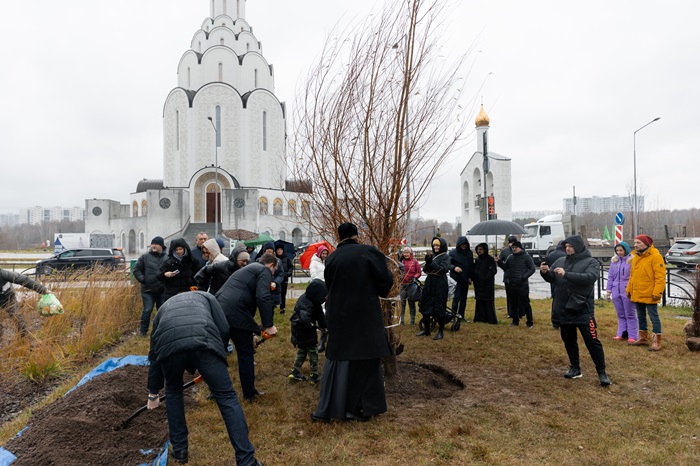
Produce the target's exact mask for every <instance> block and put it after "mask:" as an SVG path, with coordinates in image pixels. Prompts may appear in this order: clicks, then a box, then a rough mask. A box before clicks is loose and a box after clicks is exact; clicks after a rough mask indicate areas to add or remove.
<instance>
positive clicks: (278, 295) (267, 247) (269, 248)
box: [257, 241, 284, 307]
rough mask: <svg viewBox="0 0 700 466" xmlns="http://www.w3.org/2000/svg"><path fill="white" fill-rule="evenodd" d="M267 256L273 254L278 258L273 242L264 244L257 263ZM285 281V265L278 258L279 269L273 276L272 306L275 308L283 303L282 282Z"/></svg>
mask: <svg viewBox="0 0 700 466" xmlns="http://www.w3.org/2000/svg"><path fill="white" fill-rule="evenodd" d="M265 254H272V255H273V256H275V257H277V256H276V255H275V243H273V242H272V241H268V242H267V243H265V244H263V247H262V249H261V250H260V254H259V257H258V259H257V262H260V261H261V260H262V256H263V255H265ZM283 281H284V265H282V261H281V260H280V258H279V257H277V269H275V271H274V272H273V274H272V283H274V285H272V288H271V290H272V304H273V306H275V307H277V306H279V305H281V303H282V282H283Z"/></svg>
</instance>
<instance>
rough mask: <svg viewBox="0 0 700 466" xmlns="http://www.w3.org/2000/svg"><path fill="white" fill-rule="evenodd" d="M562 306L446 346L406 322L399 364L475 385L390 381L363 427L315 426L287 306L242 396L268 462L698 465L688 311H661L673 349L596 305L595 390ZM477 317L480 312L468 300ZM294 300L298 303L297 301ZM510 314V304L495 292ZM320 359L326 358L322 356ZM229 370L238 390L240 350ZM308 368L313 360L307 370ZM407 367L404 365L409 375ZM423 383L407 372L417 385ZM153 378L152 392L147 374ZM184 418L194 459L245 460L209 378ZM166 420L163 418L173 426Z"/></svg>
mask: <svg viewBox="0 0 700 466" xmlns="http://www.w3.org/2000/svg"><path fill="white" fill-rule="evenodd" d="M550 305H551V301H549V300H537V301H533V308H534V315H535V327H534V329H532V330H528V329H527V328H525V327H524V326H521V327H519V328H510V327H509V326H508V325H509V322H507V321H505V320H502V322H501V323H500V324H499V325H488V324H474V323H468V324H465V325H463V326H462V328H461V329H460V331H458V332H451V331H448V332H447V333H446V336H445V339H444V340H442V341H433V340H432V339H429V338H425V337H415V336H414V333H415V332H416V331H417V329H416V328H415V327H411V326H403V327H399V328H398V332H400V337H401V339H402V341H403V342H404V344H405V345H406V349H405V352H404V353H403V354H402V355H400V356H399V362H400V363H402V362H410V363H415V364H422V365H424V366H430V365H434V366H439V367H440V368H441V369H442V370H444V371H445V372H447V373H449V374H452V375H454V377H455V378H457V379H459V381H461V383H462V384H463V385H464V388H463V389H458V388H456V389H454V391H453V394H452V395H451V396H448V397H442V398H436V397H435V396H434V395H435V390H434V389H433V387H431V386H429V385H427V386H420V388H418V389H415V390H414V391H413V392H408V393H407V392H405V391H401V390H399V389H396V388H394V387H392V386H391V384H392V382H387V386H388V387H390V389H389V390H388V392H389V393H388V399H389V412H388V413H386V414H385V415H382V416H379V417H378V418H376V419H373V420H371V421H370V422H366V423H331V424H322V423H315V422H312V421H311V420H310V413H311V411H313V409H314V408H315V407H316V403H317V401H318V386H312V385H310V384H309V383H299V382H291V381H290V380H289V379H288V378H287V375H288V373H289V370H290V369H291V367H292V362H293V360H294V355H295V351H296V350H295V349H294V348H293V347H292V345H291V343H290V342H289V321H288V319H289V314H287V315H285V316H279V315H278V316H276V322H275V323H276V325H277V326H278V328H279V330H280V336H279V337H278V338H275V339H272V340H270V341H268V342H267V343H265V345H263V346H262V347H261V348H260V349H259V351H258V354H257V355H256V364H257V365H256V385H257V387H258V389H259V390H262V391H264V392H266V393H267V394H266V395H265V396H263V397H260V398H259V399H258V400H256V401H255V403H253V404H251V403H243V409H244V412H245V415H246V418H247V421H248V425H249V429H250V438H251V440H252V442H253V444H254V445H255V447H256V449H257V456H258V457H259V458H260V459H261V460H262V461H263V462H265V464H280V465H282V464H283V465H311V466H321V465H339V464H342V465H369V466H373V465H382V466H384V465H390V466H391V465H397V466H405V465H406V464H411V465H457V464H470V465H471V464H475V465H522V464H528V465H529V464H533V465H535V464H537V465H539V464H567V465H568V464H576V465H617V464H697V462H698V460H699V459H700V450H699V446H698V441H699V440H698V437H699V436H700V419H699V417H698V416H697V413H698V412H700V394H699V391H698V390H697V387H698V382H700V364H699V361H698V359H697V358H698V357H700V355H699V354H696V353H690V352H689V351H688V350H687V348H686V346H685V336H684V334H683V331H682V327H683V325H684V323H685V320H684V319H679V318H676V316H677V315H679V314H682V315H685V316H688V315H690V313H689V311H688V310H687V309H686V310H682V311H681V310H678V309H672V308H664V309H661V310H660V313H661V317H662V322H663V325H664V340H663V349H662V351H660V352H658V353H650V352H649V351H647V350H646V348H636V347H629V346H627V344H625V343H621V342H614V341H612V340H611V339H610V338H611V337H612V336H614V334H615V330H616V325H617V320H616V316H615V312H614V310H613V308H612V305H611V304H609V303H605V302H598V303H597V304H596V305H597V306H598V307H597V308H596V317H597V320H598V324H599V331H600V335H601V339H602V341H603V345H604V348H605V353H606V359H607V363H608V374H609V375H610V378H611V379H612V382H613V385H611V386H610V387H608V388H602V387H600V386H599V384H598V380H597V376H596V373H595V368H594V366H593V363H592V362H591V360H590V357H589V356H588V353H587V351H586V349H585V347H584V346H583V344H582V343H581V341H580V339H579V342H580V346H581V363H582V364H581V365H582V371H583V374H584V375H583V378H581V379H577V380H566V379H564V377H563V374H564V372H565V371H566V369H567V366H568V362H567V358H566V353H565V351H564V347H563V343H562V341H561V338H560V337H559V333H558V332H557V331H555V330H553V329H552V328H551V325H550V323H549V314H550ZM468 306H469V310H468V312H467V314H468V315H469V316H470V315H473V306H474V302H473V301H472V300H470V301H469V304H468ZM288 308H289V309H290V310H291V309H292V308H293V300H289V303H288ZM497 314H498V316H499V318H501V319H502V318H503V317H504V316H505V302H504V300H501V299H498V300H497ZM147 351H148V340H147V339H142V338H138V337H133V338H131V339H129V340H127V341H126V342H125V343H124V344H122V345H119V346H118V347H116V348H115V350H114V351H113V352H112V354H111V356H123V355H127V354H146V353H147ZM321 359H322V362H323V358H321ZM229 363H230V365H229V372H230V373H231V375H232V379H233V381H234V387H235V388H236V390H237V392H239V393H240V383H239V382H238V375H237V367H236V361H235V355H231V356H229ZM304 371H305V373H306V375H308V366H305V367H304ZM408 372H409V371H406V370H405V371H404V374H406V373H408ZM409 382H411V383H412V382H413V381H412V380H405V379H404V380H403V383H404V384H405V385H408V383H409ZM134 383H139V384H142V385H143V387H144V393H145V388H146V381H145V380H143V381H134ZM196 390H197V392H198V393H197V400H198V405H197V407H196V408H195V409H190V410H188V412H187V419H188V427H189V430H190V464H191V465H194V466H198V465H207V466H217V465H229V464H233V459H234V454H233V449H232V448H231V446H230V443H229V441H228V437H227V435H226V432H225V428H224V425H223V422H222V421H221V416H220V414H219V412H218V409H217V407H216V404H215V403H214V402H211V401H207V400H206V399H205V397H206V395H207V394H208V389H207V388H206V386H198V387H197V388H196ZM164 428H165V426H164Z"/></svg>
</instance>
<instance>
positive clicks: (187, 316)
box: [147, 291, 262, 466]
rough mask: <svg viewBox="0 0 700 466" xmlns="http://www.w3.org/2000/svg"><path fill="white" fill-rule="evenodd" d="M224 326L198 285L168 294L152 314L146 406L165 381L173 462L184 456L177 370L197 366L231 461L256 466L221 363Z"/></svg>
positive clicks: (226, 330) (216, 305)
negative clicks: (216, 411)
mask: <svg viewBox="0 0 700 466" xmlns="http://www.w3.org/2000/svg"><path fill="white" fill-rule="evenodd" d="M228 338H229V328H228V323H227V322H226V316H225V315H224V311H223V310H222V309H221V306H220V305H219V303H218V302H217V301H216V299H215V298H214V296H212V295H211V294H209V293H205V292H203V291H194V292H189V293H181V294H178V295H175V296H173V297H172V298H170V299H169V300H168V301H166V302H165V304H163V307H162V308H161V309H159V310H158V313H157V314H156V317H155V319H154V320H153V332H151V348H150V351H149V352H148V359H149V360H150V361H151V365H150V367H149V370H148V393H149V394H148V404H147V406H148V409H155V408H157V407H158V405H159V404H160V400H159V397H158V392H159V391H160V390H161V389H162V388H163V384H164V382H167V383H165V395H166V397H165V404H166V407H167V414H168V431H169V434H170V442H171V443H172V445H173V453H172V458H173V460H174V461H175V462H176V463H187V461H188V454H187V448H188V439H187V422H186V421H185V405H184V403H183V399H182V385H183V383H182V376H183V374H184V373H185V370H187V371H188V372H190V373H194V371H195V370H197V371H199V373H200V374H201V376H202V378H203V379H204V381H205V382H206V383H207V385H208V386H209V389H210V390H211V393H212V395H213V397H214V399H215V400H216V404H217V405H218V406H219V411H220V412H221V417H222V418H223V419H224V424H225V425H226V431H227V432H228V437H229V440H230V441H231V445H232V446H233V449H234V450H235V453H236V464H237V465H243V466H251V465H252V466H262V463H261V462H260V461H258V460H257V459H255V448H254V447H253V444H251V443H250V440H249V439H248V424H247V423H246V420H245V414H243V409H242V408H241V405H240V403H239V401H238V397H237V396H236V392H235V391H234V390H233V384H232V383H231V377H230V376H229V373H228V369H227V367H226V366H227V363H226V344H227V342H228Z"/></svg>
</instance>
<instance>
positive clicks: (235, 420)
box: [161, 350, 256, 466]
mask: <svg viewBox="0 0 700 466" xmlns="http://www.w3.org/2000/svg"><path fill="white" fill-rule="evenodd" d="M161 367H162V369H163V375H164V377H165V406H166V409H167V414H168V431H169V433H170V442H171V443H172V444H173V450H175V451H181V450H184V449H186V448H187V446H188V443H187V434H188V430H187V422H186V421H185V404H184V402H183V399H182V375H183V374H184V372H185V369H190V370H193V369H196V370H198V371H199V373H200V374H201V375H202V378H203V379H204V381H205V382H206V384H207V385H209V389H210V390H211V393H212V395H214V399H215V400H216V404H217V405H218V406H219V411H220V412H221V417H222V418H223V419H224V424H225V425H226V431H227V432H228V438H229V440H230V441H231V445H232V446H233V449H234V450H235V452H236V464H238V465H244V466H248V465H251V464H255V461H256V460H255V448H254V447H253V444H252V443H250V440H248V424H246V421H245V415H244V414H243V409H242V408H241V405H240V403H239V402H238V397H237V396H236V392H235V391H234V390H233V384H232V383H231V377H229V374H228V369H227V368H226V362H225V361H224V360H222V359H220V358H218V357H217V356H216V355H215V354H214V353H212V352H211V351H209V350H194V351H186V352H182V353H176V354H174V355H172V356H170V357H168V358H166V359H165V360H163V361H162V363H161Z"/></svg>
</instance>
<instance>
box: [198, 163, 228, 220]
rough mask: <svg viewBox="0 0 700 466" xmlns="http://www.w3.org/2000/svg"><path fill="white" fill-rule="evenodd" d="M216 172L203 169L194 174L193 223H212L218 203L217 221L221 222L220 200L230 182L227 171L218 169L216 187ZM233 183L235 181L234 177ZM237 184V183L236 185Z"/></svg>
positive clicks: (221, 209)
mask: <svg viewBox="0 0 700 466" xmlns="http://www.w3.org/2000/svg"><path fill="white" fill-rule="evenodd" d="M216 179H217V173H216V172H214V171H205V172H202V173H200V174H198V175H195V177H194V179H193V181H194V183H193V187H194V189H193V192H194V199H193V200H194V203H193V208H194V221H195V223H214V221H215V217H216V216H217V210H216V206H217V205H218V207H219V209H218V217H219V223H223V222H222V220H223V217H222V212H223V208H222V201H223V196H222V194H223V192H224V190H226V189H231V187H232V183H231V180H230V178H229V175H228V174H227V173H224V172H223V170H219V173H218V180H219V182H218V187H217V182H216ZM233 181H234V183H236V181H235V178H234V180H233ZM236 186H237V185H236Z"/></svg>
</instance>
